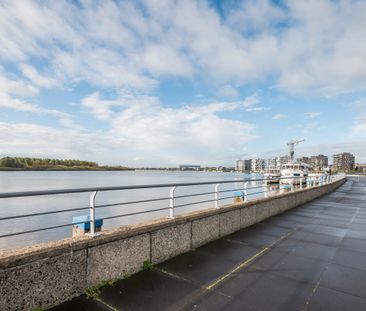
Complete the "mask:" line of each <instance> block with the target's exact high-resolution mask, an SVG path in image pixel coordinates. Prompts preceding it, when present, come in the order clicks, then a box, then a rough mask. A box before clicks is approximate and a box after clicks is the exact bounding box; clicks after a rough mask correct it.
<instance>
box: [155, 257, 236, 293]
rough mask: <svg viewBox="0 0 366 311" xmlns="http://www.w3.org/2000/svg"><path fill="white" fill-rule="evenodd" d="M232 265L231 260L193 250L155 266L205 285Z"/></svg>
mask: <svg viewBox="0 0 366 311" xmlns="http://www.w3.org/2000/svg"><path fill="white" fill-rule="evenodd" d="M233 265H234V263H233V262H232V261H231V260H227V259H222V258H220V257H216V256H213V255H209V254H205V253H203V252H198V251H193V252H190V253H186V254H183V255H180V256H177V257H175V258H173V259H171V260H168V261H166V262H163V263H161V264H159V265H157V268H158V269H162V270H164V271H168V272H169V273H172V274H174V275H177V276H179V277H180V278H182V279H185V280H189V281H190V282H193V283H194V284H197V285H200V286H205V285H206V284H207V283H209V282H213V281H214V280H215V279H217V278H219V277H220V276H222V275H223V274H225V273H226V272H227V271H229V270H230V269H231V268H232V267H233Z"/></svg>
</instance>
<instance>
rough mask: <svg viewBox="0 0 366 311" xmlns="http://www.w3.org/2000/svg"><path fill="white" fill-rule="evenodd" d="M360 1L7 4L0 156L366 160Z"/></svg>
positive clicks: (0, 41) (127, 160) (1, 27)
mask: <svg viewBox="0 0 366 311" xmlns="http://www.w3.org/2000/svg"><path fill="white" fill-rule="evenodd" d="M365 14H366V2H365V1H357V0H352V1H351V0H349V1H347V0H344V1H331V0H310V1H300V0H299V1H269V0H257V1H255V0H247V1H231V0H229V1H203V0H202V1H188V0H185V1H172V0H169V1H163V0H146V1H77V2H76V1H50V2H44V1H2V2H1V3H0V156H6V155H10V156H32V157H55V158H74V159H85V160H92V161H97V162H99V163H101V164H123V165H129V166H176V165H178V164H181V163H197V164H201V165H233V163H234V161H235V160H236V159H238V158H248V157H251V156H261V157H270V156H274V155H277V154H283V153H285V152H286V142H287V141H289V140H290V139H300V138H304V139H305V142H304V143H303V144H302V145H301V146H299V147H298V148H297V156H301V155H312V154H317V153H323V154H326V155H332V154H334V153H336V152H342V151H349V152H353V153H354V154H355V155H356V160H357V161H358V162H365V161H366V145H365V143H364V141H365V137H366V92H365V91H366V61H365V57H366V21H365V19H364V16H365Z"/></svg>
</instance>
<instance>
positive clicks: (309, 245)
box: [52, 178, 366, 311]
mask: <svg viewBox="0 0 366 311" xmlns="http://www.w3.org/2000/svg"><path fill="white" fill-rule="evenodd" d="M326 309H328V310H366V178H363V179H362V178H361V180H360V181H358V180H357V179H352V178H351V179H349V180H348V181H347V182H346V183H345V184H344V185H343V186H342V187H340V188H339V189H337V190H336V191H335V192H333V193H331V194H328V195H326V196H323V197H321V198H319V199H317V200H314V201H312V202H310V203H308V204H305V205H302V206H300V207H297V208H295V209H292V210H290V211H288V212H286V213H283V214H281V215H277V216H275V217H272V218H269V219H267V220H265V221H263V222H262V223H260V224H257V225H255V226H252V227H249V228H246V229H243V230H240V231H238V232H236V233H234V234H231V235H229V236H226V237H225V238H222V239H219V240H217V241H214V242H212V243H209V244H207V245H204V246H202V247H200V248H198V249H196V250H194V251H191V252H189V253H186V254H183V255H180V256H177V257H175V258H173V259H170V260H168V261H166V262H164V263H162V264H159V265H157V266H155V267H154V268H153V269H152V270H150V271H142V272H139V273H137V274H135V275H133V276H131V277H129V278H127V279H125V280H121V281H118V282H116V283H115V284H113V285H112V286H106V287H104V288H102V290H101V295H100V297H99V298H97V299H88V298H86V297H85V295H82V296H80V297H77V298H75V299H73V300H71V301H68V302H65V303H64V304H62V305H60V306H58V307H55V308H53V309H52V310H53V311H61V310H78V311H94V310H103V311H111V310H114V311H115V310H250V311H256V310H258V311H263V310H313V311H315V310H326Z"/></svg>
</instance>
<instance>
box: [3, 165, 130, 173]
mask: <svg viewBox="0 0 366 311" xmlns="http://www.w3.org/2000/svg"><path fill="white" fill-rule="evenodd" d="M134 170H135V169H134V168H128V167H119V166H97V167H92V166H74V167H70V166H49V167H43V166H42V167H20V168H16V167H0V171H7V172H10V171H134Z"/></svg>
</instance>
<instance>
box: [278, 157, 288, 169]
mask: <svg viewBox="0 0 366 311" xmlns="http://www.w3.org/2000/svg"><path fill="white" fill-rule="evenodd" d="M288 162H290V156H288V155H285V156H279V157H276V168H281V165H282V164H286V163H288Z"/></svg>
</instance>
